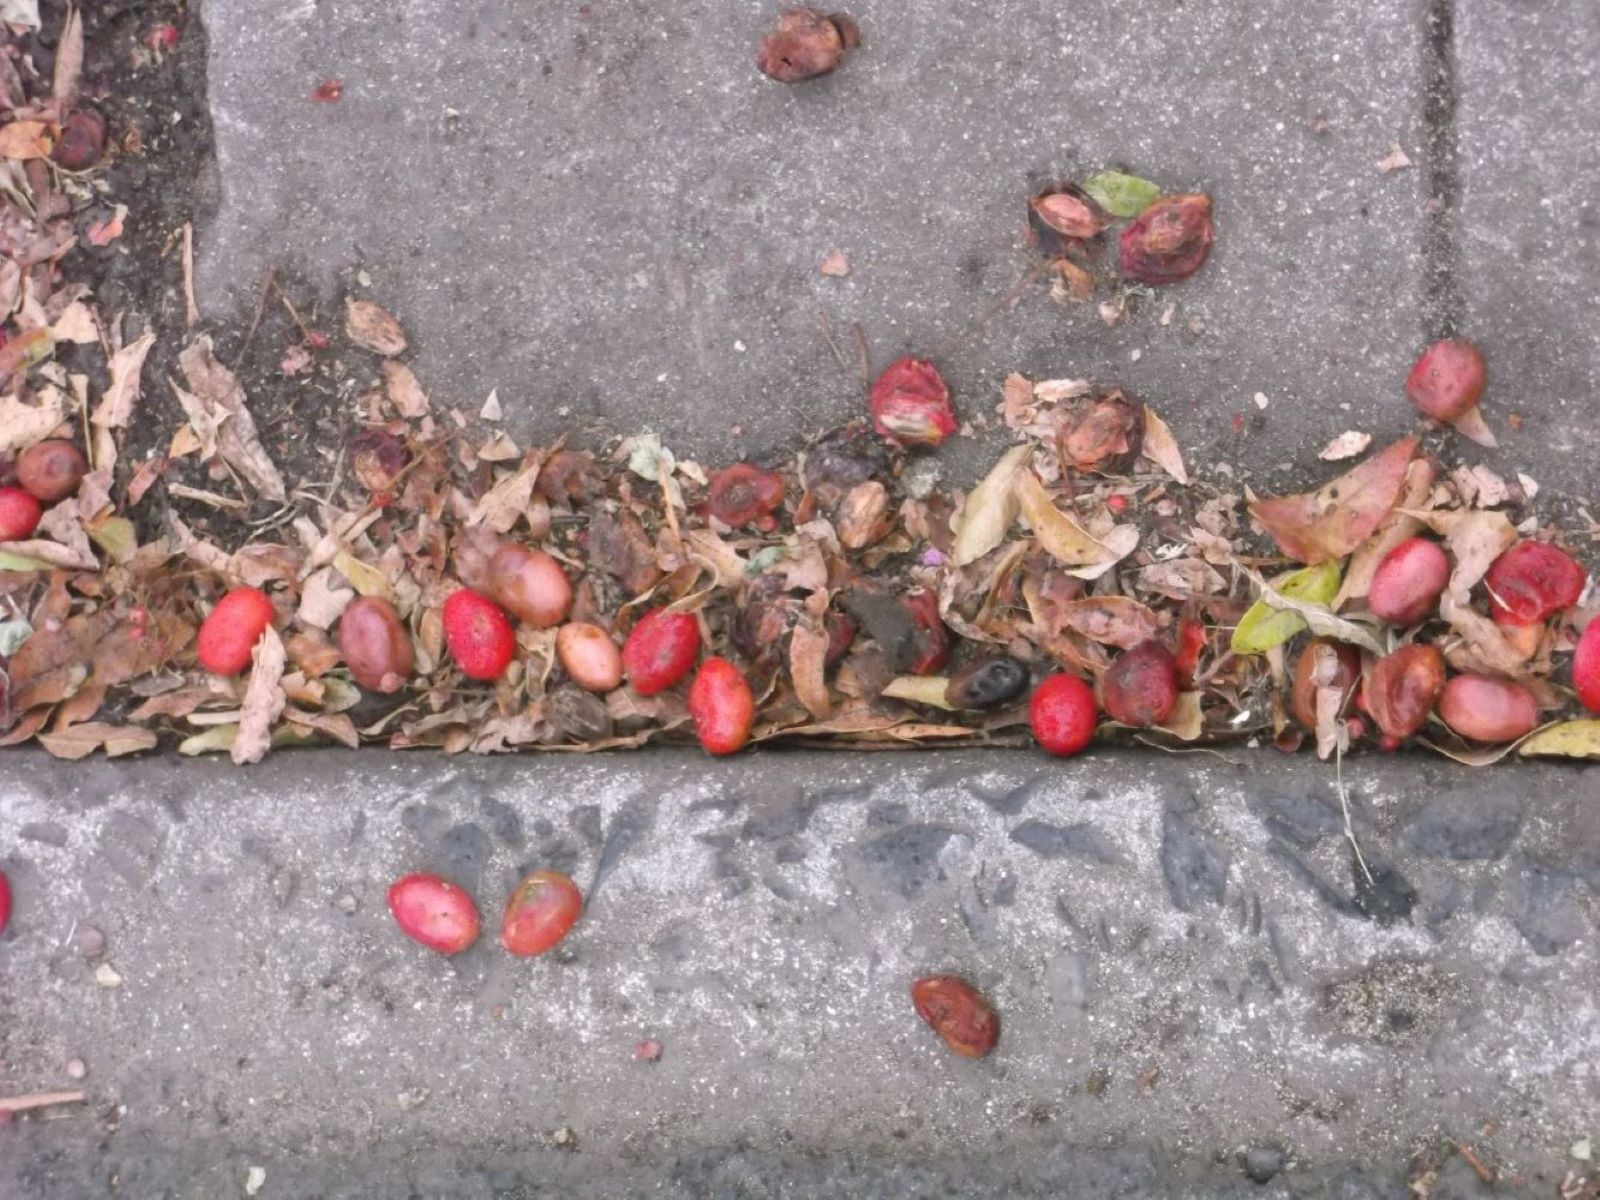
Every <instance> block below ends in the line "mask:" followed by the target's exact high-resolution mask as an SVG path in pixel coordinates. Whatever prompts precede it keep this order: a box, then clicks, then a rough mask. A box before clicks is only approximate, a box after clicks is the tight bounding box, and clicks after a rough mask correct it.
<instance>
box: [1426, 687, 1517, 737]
mask: <svg viewBox="0 0 1600 1200" xmlns="http://www.w3.org/2000/svg"><path fill="white" fill-rule="evenodd" d="M1439 716H1440V717H1442V718H1443V719H1444V723H1445V724H1446V725H1448V726H1450V728H1451V729H1454V730H1455V731H1456V732H1457V733H1459V734H1460V735H1461V736H1462V737H1464V738H1468V739H1470V740H1471V741H1474V742H1509V741H1513V740H1514V739H1516V738H1519V737H1521V736H1522V735H1523V734H1525V733H1527V732H1528V731H1529V730H1531V729H1532V728H1533V727H1534V726H1535V725H1537V724H1538V723H1539V705H1538V703H1537V702H1536V701H1535V700H1534V698H1533V693H1532V692H1530V691H1528V689H1527V688H1525V687H1523V686H1522V685H1521V684H1520V683H1513V682H1511V680H1509V679H1496V678H1495V677H1494V676H1492V675H1457V676H1455V677H1454V678H1452V679H1451V680H1450V681H1449V682H1448V683H1446V684H1445V685H1444V691H1443V692H1442V693H1441V694H1440V696H1439Z"/></svg>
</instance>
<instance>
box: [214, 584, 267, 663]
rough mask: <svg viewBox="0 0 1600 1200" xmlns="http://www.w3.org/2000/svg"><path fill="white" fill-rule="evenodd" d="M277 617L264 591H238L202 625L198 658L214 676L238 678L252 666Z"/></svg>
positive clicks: (225, 599)
mask: <svg viewBox="0 0 1600 1200" xmlns="http://www.w3.org/2000/svg"><path fill="white" fill-rule="evenodd" d="M276 615H277V614H276V613H275V611H274V610H273V607H272V601H271V600H269V599H268V598H267V594H266V593H265V592H263V591H262V590H261V589H260V588H253V587H239V588H234V589H233V590H232V591H230V592H229V593H228V594H227V595H225V596H223V597H222V599H221V600H218V601H217V606H216V607H215V608H213V609H212V610H211V611H210V612H209V613H208V614H206V619H205V620H204V621H202V622H201V623H200V635H199V637H198V638H197V639H196V640H195V657H196V658H198V659H199V660H200V665H201V666H202V667H203V668H205V669H206V670H207V671H210V672H211V673H212V674H213V675H237V674H239V672H241V671H243V670H244V669H245V668H246V667H248V666H249V665H250V656H251V654H252V653H253V652H254V650H255V648H256V643H257V642H258V641H260V640H261V635H262V634H263V633H264V632H265V631H266V628H267V626H268V625H271V624H272V621H273V617H274V616H276Z"/></svg>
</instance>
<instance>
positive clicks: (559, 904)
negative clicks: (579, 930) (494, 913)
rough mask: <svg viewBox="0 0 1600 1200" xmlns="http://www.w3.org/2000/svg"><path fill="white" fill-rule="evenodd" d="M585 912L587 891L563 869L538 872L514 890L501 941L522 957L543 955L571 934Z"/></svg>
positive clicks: (503, 925) (501, 924)
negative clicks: (567, 875)
mask: <svg viewBox="0 0 1600 1200" xmlns="http://www.w3.org/2000/svg"><path fill="white" fill-rule="evenodd" d="M582 912H583V893H582V892H580V891H579V890H578V885H577V884H575V883H573V882H572V880H570V879H568V878H567V877H566V876H565V875H563V874H561V872H560V871H535V872H534V873H533V874H531V875H529V876H528V877H527V878H526V879H524V880H523V881H522V882H521V883H519V884H517V889H516V891H514V892H512V893H511V899H510V900H508V901H507V902H506V915H505V918H504V919H503V920H502V921H501V922H500V944H501V945H503V946H504V947H505V948H506V949H507V950H509V951H511V953H512V954H515V955H517V956H519V957H522V958H526V957H528V956H530V955H534V954H543V953H544V952H545V951H547V950H549V949H551V948H552V947H553V946H554V945H555V944H556V943H557V942H559V941H560V940H561V939H562V938H564V937H566V936H567V930H569V929H571V928H572V925H573V922H575V921H576V920H577V919H578V917H579V915H580V914H582Z"/></svg>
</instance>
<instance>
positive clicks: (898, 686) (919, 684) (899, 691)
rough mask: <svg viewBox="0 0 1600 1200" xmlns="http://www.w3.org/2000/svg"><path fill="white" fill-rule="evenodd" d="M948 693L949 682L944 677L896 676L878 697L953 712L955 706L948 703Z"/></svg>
mask: <svg viewBox="0 0 1600 1200" xmlns="http://www.w3.org/2000/svg"><path fill="white" fill-rule="evenodd" d="M949 691H950V680H949V679H948V678H947V677H946V676H944V675H897V676H896V677H895V678H893V679H891V680H890V681H889V682H888V684H887V685H886V686H885V687H884V689H883V691H881V692H879V693H878V695H880V696H887V697H888V698H889V699H891V700H906V701H909V702H910V703H912V704H927V705H931V706H932V707H934V708H942V709H944V710H945V711H946V712H954V711H955V708H956V706H955V705H954V704H951V703H950V700H949V696H948V693H949Z"/></svg>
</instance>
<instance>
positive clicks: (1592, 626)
mask: <svg viewBox="0 0 1600 1200" xmlns="http://www.w3.org/2000/svg"><path fill="white" fill-rule="evenodd" d="M1572 687H1573V689H1574V690H1575V691H1576V692H1577V693H1578V703H1579V704H1581V705H1583V706H1584V707H1585V708H1587V709H1588V710H1589V711H1590V712H1593V713H1600V617H1597V618H1596V619H1594V620H1592V621H1590V622H1589V625H1588V627H1587V628H1586V629H1585V630H1584V631H1583V636H1582V637H1580V638H1579V639H1578V649H1577V652H1576V653H1574V654H1573V656H1572Z"/></svg>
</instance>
